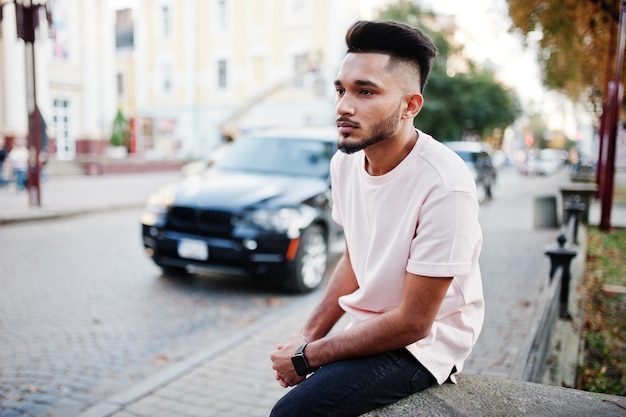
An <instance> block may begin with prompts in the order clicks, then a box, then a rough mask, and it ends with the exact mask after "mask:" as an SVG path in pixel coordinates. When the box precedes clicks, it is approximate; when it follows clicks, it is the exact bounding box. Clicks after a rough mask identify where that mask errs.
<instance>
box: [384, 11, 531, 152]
mask: <svg viewBox="0 0 626 417" xmlns="http://www.w3.org/2000/svg"><path fill="white" fill-rule="evenodd" d="M379 19H385V20H395V21H400V22H404V23H407V24H409V25H412V26H414V27H419V28H420V29H422V30H423V31H424V32H426V33H427V34H428V35H429V36H430V38H431V39H432V40H433V42H434V43H435V45H436V46H437V49H438V50H439V54H438V57H437V59H436V60H435V63H434V65H433V69H432V71H431V75H430V79H429V81H428V85H427V86H426V89H425V91H424V107H423V108H422V110H421V112H420V114H419V115H418V117H417V118H416V124H417V125H418V126H419V128H420V129H422V130H424V131H425V132H428V133H430V134H432V135H433V136H435V137H436V138H438V139H440V140H444V141H445V140H460V139H461V137H462V136H463V135H464V134H467V133H471V134H478V135H479V136H481V137H483V138H485V137H488V136H490V135H492V134H493V132H494V131H495V130H496V129H503V128H505V127H507V126H509V125H510V124H512V123H513V122H514V121H515V120H516V119H517V117H518V116H519V115H520V114H521V107H520V104H519V100H518V98H517V97H516V96H515V95H514V94H513V92H512V91H511V90H509V89H507V88H505V87H504V86H502V85H501V84H500V83H498V82H497V81H496V80H495V78H494V74H493V73H492V72H490V71H487V70H478V69H476V65H475V64H474V63H471V62H470V63H469V67H470V71H469V72H467V73H463V74H456V75H455V76H453V77H451V76H448V74H447V69H448V58H449V57H450V56H451V55H453V54H460V53H461V52H462V51H461V50H460V49H459V48H456V47H454V46H453V45H451V44H450V43H449V42H448V41H447V39H446V35H447V33H446V30H444V29H437V30H433V29H431V28H434V27H436V26H437V25H436V24H435V23H434V22H435V15H434V14H433V13H432V12H430V11H425V10H422V9H421V8H420V7H419V6H417V5H416V4H414V3H412V2H409V1H406V0H403V1H399V2H397V3H396V4H392V5H390V6H388V7H387V9H385V10H383V11H381V13H380V14H379Z"/></svg>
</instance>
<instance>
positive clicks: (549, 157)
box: [520, 148, 567, 175]
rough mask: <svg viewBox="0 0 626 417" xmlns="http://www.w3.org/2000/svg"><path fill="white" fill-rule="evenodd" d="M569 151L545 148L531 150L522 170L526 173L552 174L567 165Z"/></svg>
mask: <svg viewBox="0 0 626 417" xmlns="http://www.w3.org/2000/svg"><path fill="white" fill-rule="evenodd" d="M566 161H567V153H566V152H564V151H562V150H559V149H551V148H545V149H541V150H540V151H539V152H529V153H528V156H527V158H526V161H525V163H524V164H523V165H522V166H521V167H520V171H521V172H522V173H524V174H526V175H552V174H554V173H556V172H558V171H559V170H561V168H563V167H564V166H565V163H566Z"/></svg>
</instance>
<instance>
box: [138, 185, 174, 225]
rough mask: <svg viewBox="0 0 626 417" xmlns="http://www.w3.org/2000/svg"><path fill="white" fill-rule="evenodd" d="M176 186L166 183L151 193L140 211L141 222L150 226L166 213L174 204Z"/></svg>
mask: <svg viewBox="0 0 626 417" xmlns="http://www.w3.org/2000/svg"><path fill="white" fill-rule="evenodd" d="M175 196H176V187H175V186H174V185H168V186H166V187H163V188H161V189H160V190H159V191H157V192H156V193H154V194H152V195H151V196H150V197H149V198H148V201H147V203H146V206H145V207H144V210H143V212H142V213H141V222H142V223H143V224H145V225H146V226H152V225H154V224H155V223H157V222H158V221H159V219H160V218H161V217H162V216H163V215H165V213H167V210H168V209H169V208H170V207H171V206H172V204H174V197H175Z"/></svg>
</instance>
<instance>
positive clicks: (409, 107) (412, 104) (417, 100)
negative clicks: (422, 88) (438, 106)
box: [402, 93, 424, 119]
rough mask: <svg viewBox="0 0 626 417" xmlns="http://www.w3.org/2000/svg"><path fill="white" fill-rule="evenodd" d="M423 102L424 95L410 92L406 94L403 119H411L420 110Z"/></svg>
mask: <svg viewBox="0 0 626 417" xmlns="http://www.w3.org/2000/svg"><path fill="white" fill-rule="evenodd" d="M423 104H424V97H423V96H422V95H421V94H417V93H415V94H412V95H410V96H408V98H407V102H406V107H405V108H404V113H403V114H402V118H403V119H413V118H415V116H417V114H418V113H419V112H420V110H422V105H423Z"/></svg>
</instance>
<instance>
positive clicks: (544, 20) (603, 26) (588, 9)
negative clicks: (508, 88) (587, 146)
mask: <svg viewBox="0 0 626 417" xmlns="http://www.w3.org/2000/svg"><path fill="white" fill-rule="evenodd" d="M507 3H508V6H509V16H510V17H511V20H512V23H513V30H517V31H519V32H520V33H521V34H522V35H524V36H525V37H526V38H528V37H529V35H531V34H534V33H540V35H541V38H540V40H539V44H538V46H539V51H538V54H539V56H538V59H539V63H540V65H541V69H542V75H543V83H544V85H545V86H546V87H547V88H549V89H553V90H557V91H559V92H562V93H564V94H565V95H566V96H568V97H569V98H570V99H572V100H573V101H575V102H581V101H582V102H586V103H588V104H591V105H592V106H593V107H594V111H596V112H599V110H600V108H601V105H602V99H603V97H604V95H605V93H606V91H605V89H606V85H607V82H608V79H607V74H610V73H609V72H607V69H609V70H611V71H612V68H613V62H612V61H613V55H614V51H612V50H611V49H612V48H614V46H613V44H614V41H613V36H615V33H616V31H617V26H618V24H619V9H618V7H619V0H507ZM609 77H610V75H609Z"/></svg>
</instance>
